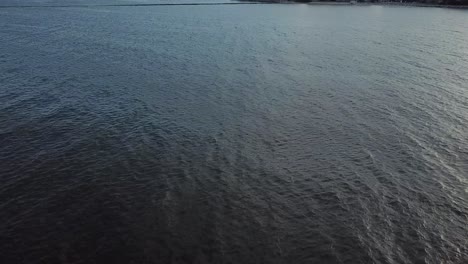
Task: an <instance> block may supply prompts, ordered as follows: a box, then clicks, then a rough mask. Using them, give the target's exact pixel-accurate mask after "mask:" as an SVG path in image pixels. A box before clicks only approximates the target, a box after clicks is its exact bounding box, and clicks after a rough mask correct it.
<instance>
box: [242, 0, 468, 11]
mask: <svg viewBox="0 0 468 264" xmlns="http://www.w3.org/2000/svg"><path fill="white" fill-rule="evenodd" d="M237 1H240V2H259V3H276V4H306V5H338V6H341V5H344V6H371V5H376V6H407V7H439V8H458V9H468V5H444V4H426V3H418V2H409V3H408V2H407V3H398V2H375V3H371V2H357V3H351V2H332V1H329V2H325V1H324V2H318V1H317V2H301V1H284V0H237Z"/></svg>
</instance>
